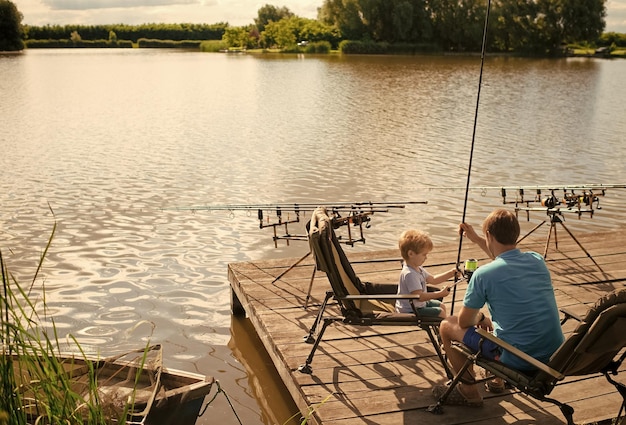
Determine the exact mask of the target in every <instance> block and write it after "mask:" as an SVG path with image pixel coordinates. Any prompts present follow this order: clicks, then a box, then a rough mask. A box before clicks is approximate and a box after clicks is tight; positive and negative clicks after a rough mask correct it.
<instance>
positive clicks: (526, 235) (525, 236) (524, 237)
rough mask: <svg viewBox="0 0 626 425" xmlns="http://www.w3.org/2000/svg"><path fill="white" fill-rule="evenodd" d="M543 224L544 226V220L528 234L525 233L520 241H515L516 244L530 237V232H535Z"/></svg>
mask: <svg viewBox="0 0 626 425" xmlns="http://www.w3.org/2000/svg"><path fill="white" fill-rule="evenodd" d="M544 224H546V220H543V221H542V222H541V223H539V224H538V225H536V226H535V227H534V228H533V229H532V230H531V231H530V232H528V233H526V234H525V235H524V236H522V237H521V238H520V239H518V240H517V243H520V242H521V241H523V240H524V239H526V238H527V237H528V236H530V234H531V233H532V232H534V231H535V230H537V229H538V228H540V227H541V226H543V225H544Z"/></svg>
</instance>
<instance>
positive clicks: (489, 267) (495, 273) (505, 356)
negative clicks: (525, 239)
mask: <svg viewBox="0 0 626 425" xmlns="http://www.w3.org/2000/svg"><path fill="white" fill-rule="evenodd" d="M460 231H462V232H463V233H464V235H465V236H466V237H467V238H469V239H470V240H471V241H472V242H474V243H476V244H477V245H478V246H480V247H481V248H482V250H483V251H485V252H486V253H487V255H489V257H490V258H492V259H493V261H492V262H490V263H488V264H485V265H484V266H482V267H480V268H478V269H477V270H476V271H475V272H474V274H473V275H472V278H471V279H470V282H469V285H468V287H467V292H466V294H465V298H464V299H463V306H462V307H461V310H460V311H459V314H458V316H450V317H448V318H446V319H445V320H444V321H442V322H441V326H440V333H441V339H442V342H443V346H444V349H445V351H446V353H447V354H448V358H449V359H450V362H451V364H452V367H453V368H454V369H455V370H457V371H458V370H460V369H461V367H462V366H463V364H464V362H465V358H464V356H463V355H462V354H460V353H458V352H457V351H455V350H451V349H450V345H451V342H452V341H462V342H463V343H464V344H465V345H467V346H468V347H470V348H472V349H474V350H476V351H477V350H478V348H479V347H478V341H479V340H480V336H479V335H478V334H477V333H476V327H477V326H478V327H481V328H483V329H486V330H489V331H493V333H494V335H496V336H497V337H499V338H500V339H502V340H504V341H506V342H508V343H510V344H512V345H514V346H515V347H517V348H519V349H520V350H522V351H524V352H526V353H527V354H529V355H531V356H533V357H535V358H537V359H538V360H540V361H543V362H548V360H549V359H550V356H551V355H552V353H554V351H556V349H557V348H558V347H559V346H560V345H561V344H562V343H563V340H564V338H563V332H562V331H561V325H560V321H559V311H558V308H557V305H556V300H555V297H554V290H553V288H552V280H551V278H550V272H549V271H548V268H547V267H546V264H545V262H544V259H543V257H542V256H541V255H539V254H537V253H536V252H521V251H520V250H519V249H518V248H517V239H518V237H519V233H520V227H519V222H518V221H517V217H516V216H515V214H513V213H511V212H509V211H506V210H502V209H499V210H496V211H494V212H492V213H491V214H490V215H489V216H488V217H487V218H486V219H485V222H484V223H483V234H484V238H483V237H481V236H479V235H478V234H477V233H476V232H475V231H474V229H473V228H472V226H470V225H469V224H466V223H462V224H461V225H460ZM485 304H487V307H488V309H489V315H490V316H491V318H489V317H487V316H486V315H485V314H484V313H483V312H481V311H480V309H481V308H482V307H483V306H484V305H485ZM482 350H483V353H484V354H485V355H486V356H488V357H489V358H493V359H498V360H500V361H501V362H502V363H504V364H507V365H509V366H511V367H514V368H516V369H523V370H532V369H533V367H532V366H531V365H530V364H528V363H526V362H525V361H523V360H521V359H519V358H518V357H515V356H514V355H513V354H511V353H508V352H506V351H502V350H501V349H500V348H499V347H498V346H496V345H495V344H492V343H489V341H485V343H484V344H483V347H482ZM469 373H470V374H471V378H473V377H474V372H473V370H471V369H470V370H469ZM492 385H493V388H494V389H496V388H498V387H499V386H503V383H502V382H501V381H495V382H493V383H492ZM445 391H446V387H445V386H437V387H435V388H434V389H433V395H434V396H435V397H436V398H439V397H440V396H441V395H442V394H443V393H444V392H445ZM446 401H447V403H448V404H462V405H467V406H482V401H483V400H482V396H481V394H480V392H479V391H478V387H477V386H476V385H475V384H474V385H470V384H463V383H459V384H458V385H457V386H456V387H455V389H454V390H453V392H452V393H451V394H450V396H449V397H448V399H447V400H446Z"/></svg>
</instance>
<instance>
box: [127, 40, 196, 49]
mask: <svg viewBox="0 0 626 425" xmlns="http://www.w3.org/2000/svg"><path fill="white" fill-rule="evenodd" d="M201 43H202V41H200V40H181V41H173V40H155V39H148V38H140V39H139V40H137V46H138V47H144V48H160V49H163V48H166V49H199V48H200V44H201Z"/></svg>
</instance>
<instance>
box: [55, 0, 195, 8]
mask: <svg viewBox="0 0 626 425" xmlns="http://www.w3.org/2000/svg"><path fill="white" fill-rule="evenodd" d="M194 3H196V4H197V3H198V0H89V1H85V0H43V4H44V5H46V6H48V7H49V8H50V9H52V10H90V9H113V8H133V7H154V6H174V5H179V4H194Z"/></svg>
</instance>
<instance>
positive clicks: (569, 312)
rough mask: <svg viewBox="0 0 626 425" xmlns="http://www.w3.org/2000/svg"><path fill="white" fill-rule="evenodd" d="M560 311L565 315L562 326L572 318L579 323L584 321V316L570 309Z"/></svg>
mask: <svg viewBox="0 0 626 425" xmlns="http://www.w3.org/2000/svg"><path fill="white" fill-rule="evenodd" d="M559 310H560V311H561V313H563V316H564V317H563V319H562V320H561V324H563V323H565V322H566V321H567V319H570V318H571V319H574V320H577V321H578V322H582V321H583V320H584V316H581V315H580V314H576V313H574V312H573V311H572V310H570V309H566V308H560V309H559Z"/></svg>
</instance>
